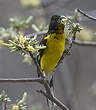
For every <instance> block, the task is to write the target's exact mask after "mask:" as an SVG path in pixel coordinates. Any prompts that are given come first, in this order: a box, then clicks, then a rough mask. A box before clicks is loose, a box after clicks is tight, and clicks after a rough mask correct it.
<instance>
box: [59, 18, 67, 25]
mask: <svg viewBox="0 0 96 110" xmlns="http://www.w3.org/2000/svg"><path fill="white" fill-rule="evenodd" d="M67 21H68V18H67V17H65V16H61V20H60V22H61V23H62V24H66V22H67Z"/></svg>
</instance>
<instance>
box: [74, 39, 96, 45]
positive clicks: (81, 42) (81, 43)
mask: <svg viewBox="0 0 96 110" xmlns="http://www.w3.org/2000/svg"><path fill="white" fill-rule="evenodd" d="M73 43H74V44H76V45H80V46H96V42H93V41H92V42H89V41H80V40H74V41H73Z"/></svg>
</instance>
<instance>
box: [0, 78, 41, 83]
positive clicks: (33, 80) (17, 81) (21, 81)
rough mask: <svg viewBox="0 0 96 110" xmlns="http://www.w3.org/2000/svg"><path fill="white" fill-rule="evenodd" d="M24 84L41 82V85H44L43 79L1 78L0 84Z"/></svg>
mask: <svg viewBox="0 0 96 110" xmlns="http://www.w3.org/2000/svg"><path fill="white" fill-rule="evenodd" d="M24 82H39V83H42V78H20V79H14V78H10V79H6V78H0V83H24Z"/></svg>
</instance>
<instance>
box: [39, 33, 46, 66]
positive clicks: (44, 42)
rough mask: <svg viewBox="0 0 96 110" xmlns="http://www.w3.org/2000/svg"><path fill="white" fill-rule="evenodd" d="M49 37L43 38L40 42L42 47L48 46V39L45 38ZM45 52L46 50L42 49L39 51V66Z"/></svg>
mask: <svg viewBox="0 0 96 110" xmlns="http://www.w3.org/2000/svg"><path fill="white" fill-rule="evenodd" d="M47 35H48V34H45V35H44V36H43V38H42V40H41V41H40V45H41V46H46V44H47V39H44V38H45V37H46V36H47ZM44 50H45V49H40V50H39V51H38V52H39V54H38V56H37V61H38V63H39V64H40V58H41V57H42V54H43V52H44Z"/></svg>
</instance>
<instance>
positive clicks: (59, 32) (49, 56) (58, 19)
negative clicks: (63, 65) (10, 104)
mask: <svg viewBox="0 0 96 110" xmlns="http://www.w3.org/2000/svg"><path fill="white" fill-rule="evenodd" d="M66 21H67V18H66V17H65V16H62V15H53V16H52V17H51V21H50V23H49V29H48V32H47V33H46V34H45V35H44V36H43V38H42V40H41V42H40V45H41V46H46V48H45V49H40V50H39V54H38V56H37V61H38V64H39V66H40V68H41V70H42V71H43V74H44V76H47V77H48V76H49V77H50V76H51V79H50V81H49V87H50V88H51V91H52V94H53V95H54V92H53V91H54V86H53V71H54V69H55V68H56V67H57V66H58V65H59V64H60V62H61V60H62V58H63V56H64V52H65V35H64V27H65V24H66ZM38 76H39V74H38ZM39 77H40V76H39ZM49 77H48V78H49ZM52 88H53V89H52ZM47 105H48V106H49V107H52V106H53V105H54V104H53V103H52V102H50V101H49V100H48V99H47Z"/></svg>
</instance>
